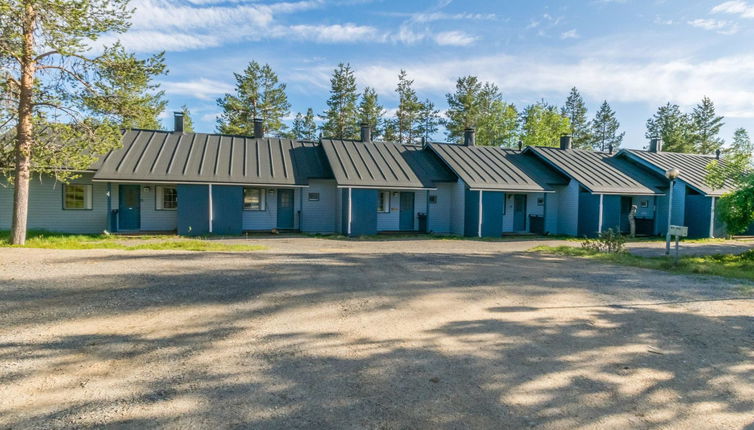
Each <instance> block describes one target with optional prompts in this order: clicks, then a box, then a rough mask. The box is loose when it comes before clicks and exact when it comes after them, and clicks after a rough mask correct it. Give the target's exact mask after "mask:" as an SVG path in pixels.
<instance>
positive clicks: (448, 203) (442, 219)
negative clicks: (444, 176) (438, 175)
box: [427, 184, 456, 234]
mask: <svg viewBox="0 0 754 430" xmlns="http://www.w3.org/2000/svg"><path fill="white" fill-rule="evenodd" d="M455 185H456V184H438V185H437V189H436V190H432V191H430V192H429V195H430V196H435V197H436V198H437V201H436V203H430V204H429V219H428V220H427V222H428V225H427V228H428V229H429V231H430V232H433V233H440V234H448V233H452V232H453V230H452V226H451V212H452V209H453V189H454V188H455Z"/></svg>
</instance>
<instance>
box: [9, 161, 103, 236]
mask: <svg viewBox="0 0 754 430" xmlns="http://www.w3.org/2000/svg"><path fill="white" fill-rule="evenodd" d="M91 179H92V174H89V173H87V174H84V175H83V176H82V177H80V178H78V179H76V180H74V181H73V183H77V184H91V185H92V209H91V210H63V184H62V183H60V182H56V181H55V179H54V178H53V177H51V176H43V177H42V179H40V178H39V176H37V175H34V176H33V178H32V179H31V181H30V184H29V216H28V219H27V225H28V228H29V229H30V230H47V231H54V232H60V233H80V234H96V233H102V232H103V231H105V230H108V212H107V184H105V183H102V182H94V183H93V182H92V181H91ZM12 214H13V187H11V186H9V185H8V184H7V183H6V182H4V181H3V182H2V183H0V230H10V227H11V219H12V218H11V217H12Z"/></svg>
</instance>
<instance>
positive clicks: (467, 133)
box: [463, 128, 476, 146]
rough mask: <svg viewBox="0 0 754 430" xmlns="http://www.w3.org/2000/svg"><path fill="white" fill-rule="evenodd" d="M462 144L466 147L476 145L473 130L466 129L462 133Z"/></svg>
mask: <svg viewBox="0 0 754 430" xmlns="http://www.w3.org/2000/svg"><path fill="white" fill-rule="evenodd" d="M463 144H464V145H466V146H474V145H476V132H475V131H474V129H473V128H467V129H466V130H464V131H463Z"/></svg>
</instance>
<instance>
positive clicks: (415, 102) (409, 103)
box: [395, 69, 422, 143]
mask: <svg viewBox="0 0 754 430" xmlns="http://www.w3.org/2000/svg"><path fill="white" fill-rule="evenodd" d="M413 84H414V81H413V80H409V79H408V77H407V74H406V71H405V70H403V69H401V72H400V73H399V74H398V87H397V88H396V89H395V91H396V92H397V93H398V111H397V112H396V113H395V116H396V123H395V125H396V130H397V137H398V142H399V143H411V142H413V141H414V140H415V139H416V138H417V137H419V135H420V132H419V131H418V129H417V128H418V127H417V123H418V119H419V111H420V110H421V107H422V106H421V103H419V98H418V97H417V96H416V91H414V89H413V88H412V85H413Z"/></svg>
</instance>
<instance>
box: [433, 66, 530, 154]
mask: <svg viewBox="0 0 754 430" xmlns="http://www.w3.org/2000/svg"><path fill="white" fill-rule="evenodd" d="M445 97H446V99H447V102H448V110H447V112H446V116H447V119H446V120H445V121H443V124H444V125H445V128H446V129H447V132H448V139H450V140H451V141H454V142H456V143H461V142H462V141H463V133H464V130H465V129H467V128H475V129H476V132H477V136H476V144H477V145H503V146H507V147H512V146H515V145H516V143H517V140H518V125H519V120H518V112H517V111H516V107H515V106H513V105H512V104H508V103H505V102H504V101H503V97H502V95H501V94H500V90H499V89H498V87H497V86H496V85H494V84H492V83H490V82H484V83H482V82H480V81H479V78H477V77H476V76H464V77H461V78H458V80H457V81H456V91H455V93H448V94H447V95H446V96H445Z"/></svg>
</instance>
